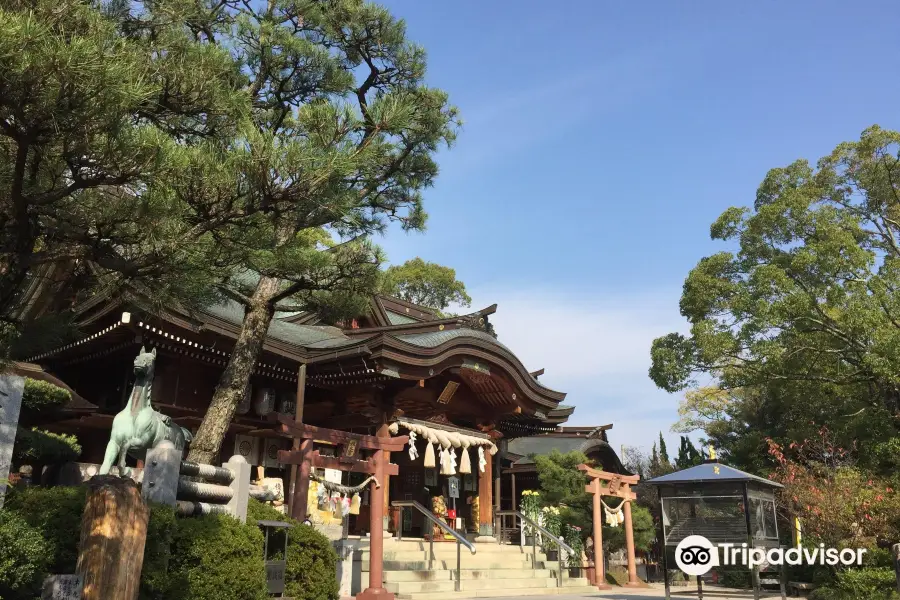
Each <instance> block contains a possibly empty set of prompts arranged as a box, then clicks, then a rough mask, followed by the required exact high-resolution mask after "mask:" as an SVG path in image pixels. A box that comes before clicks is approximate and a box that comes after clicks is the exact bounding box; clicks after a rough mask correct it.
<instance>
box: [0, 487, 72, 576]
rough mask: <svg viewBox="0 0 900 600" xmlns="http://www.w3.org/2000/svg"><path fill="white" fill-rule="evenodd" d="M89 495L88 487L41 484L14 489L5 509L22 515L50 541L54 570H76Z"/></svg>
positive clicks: (66, 571) (49, 549) (7, 497)
mask: <svg viewBox="0 0 900 600" xmlns="http://www.w3.org/2000/svg"><path fill="white" fill-rule="evenodd" d="M86 497H87V496H86V490H85V488H84V487H52V488H44V487H37V486H31V487H25V488H13V489H12V490H10V492H9V493H8V494H7V496H6V501H5V503H4V509H5V510H7V511H8V512H10V513H14V514H16V515H18V516H19V517H21V518H22V519H23V520H24V521H25V522H26V523H28V525H29V526H30V527H33V528H34V529H36V530H37V531H38V532H39V533H40V534H41V536H42V537H43V539H44V540H45V541H46V543H47V548H48V551H49V563H48V568H49V570H50V572H52V573H74V572H75V565H76V563H77V562H78V541H79V538H80V535H81V514H82V513H83V512H84V504H85V501H86Z"/></svg>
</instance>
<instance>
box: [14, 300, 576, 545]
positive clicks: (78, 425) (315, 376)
mask: <svg viewBox="0 0 900 600" xmlns="http://www.w3.org/2000/svg"><path fill="white" fill-rule="evenodd" d="M372 305H373V307H372V310H371V312H370V314H368V315H364V316H360V318H358V319H353V320H351V321H350V322H349V323H345V324H343V326H333V325H327V324H323V323H322V322H320V321H319V320H318V318H317V317H316V316H315V315H311V314H290V313H280V312H279V313H276V318H275V320H274V321H273V323H272V325H271V326H270V328H269V332H268V336H267V339H266V342H265V344H264V346H263V351H262V354H261V356H260V358H259V361H258V363H257V365H256V368H255V370H254V373H253V375H252V378H251V382H250V389H248V393H247V397H246V400H245V402H242V404H241V406H239V407H238V411H237V414H236V415H235V418H234V419H233V422H232V424H231V426H230V429H229V432H228V435H227V437H226V439H225V441H224V443H223V446H222V455H223V456H225V455H227V456H231V455H233V454H241V455H244V456H245V458H247V460H248V462H250V463H251V464H254V465H256V466H257V467H258V468H259V470H260V471H261V472H262V473H261V474H264V475H265V476H266V477H276V478H277V477H280V478H282V479H283V480H284V481H285V483H287V482H288V481H289V480H290V473H291V469H290V464H289V463H285V462H284V460H282V458H283V457H284V456H287V455H284V454H280V452H284V451H290V450H292V449H293V450H298V449H299V448H297V447H296V446H297V445H298V441H299V438H293V437H292V436H293V434H292V433H290V432H288V433H287V434H285V433H284V432H281V433H279V434H276V433H275V432H273V428H272V422H271V419H272V418H273V415H280V416H281V417H285V418H290V419H295V420H296V421H297V422H302V423H303V424H304V425H305V426H306V425H308V426H314V427H320V428H324V429H330V430H334V431H343V432H345V433H353V434H358V435H364V436H366V435H368V436H373V437H384V436H383V435H382V434H380V433H379V431H381V430H382V428H383V427H385V426H386V424H387V423H388V422H390V421H391V420H396V419H397V418H401V417H402V418H405V419H410V420H420V421H424V422H428V423H431V424H433V426H434V427H436V428H443V429H450V430H453V429H456V430H460V431H465V432H469V433H470V434H472V435H480V436H486V437H489V438H490V439H491V440H493V441H495V442H496V443H497V444H498V445H500V443H499V442H500V440H503V439H514V438H517V437H521V436H528V435H533V434H536V433H541V432H548V431H554V430H555V429H556V428H557V426H558V425H560V424H561V423H564V422H565V421H566V420H567V419H568V417H569V415H571V413H572V411H573V408H572V407H567V406H564V405H561V402H562V401H563V399H564V397H565V394H564V393H562V392H558V391H555V390H552V389H549V388H547V387H546V386H544V385H543V384H541V383H540V382H539V381H538V374H539V372H532V373H530V372H529V371H528V370H527V369H526V368H525V367H524V365H522V363H521V361H520V360H519V359H518V358H517V357H516V356H515V354H513V352H512V350H511V349H509V348H507V347H506V346H505V345H503V344H502V343H500V342H498V341H497V339H496V338H495V337H494V336H493V335H492V330H491V328H490V324H489V323H488V318H489V316H490V315H491V314H493V313H494V312H495V310H496V306H492V307H488V308H486V309H484V310H481V311H478V312H475V313H472V314H470V315H465V316H462V317H452V318H438V317H437V316H436V315H434V314H433V312H431V311H428V310H427V309H424V308H422V307H416V306H415V305H411V304H409V303H405V302H403V301H400V300H397V299H391V298H384V297H376V298H373V300H372ZM149 306H150V303H149V302H146V301H143V300H142V299H141V298H140V297H139V296H137V295H134V294H131V295H122V296H120V297H101V296H98V297H96V298H93V299H91V300H90V301H88V302H85V303H84V304H82V305H81V306H79V307H77V309H76V315H77V322H78V326H79V328H80V331H81V337H80V338H78V339H76V340H73V341H72V342H70V343H68V344H64V345H63V346H61V347H59V348H55V349H52V350H50V351H47V352H44V353H42V354H39V355H37V356H33V357H23V358H26V359H27V360H28V361H29V362H32V363H37V364H39V365H40V366H41V367H42V368H43V369H45V370H46V371H47V372H50V373H52V374H53V375H54V376H56V377H58V378H59V379H60V380H62V381H64V382H66V384H68V385H69V386H70V387H71V388H72V389H74V390H75V391H76V392H77V393H78V395H79V396H80V397H82V398H84V399H86V400H87V401H88V402H90V403H92V404H94V405H96V406H97V407H98V408H97V409H96V410H94V411H91V412H86V413H80V414H69V415H66V418H64V419H62V420H56V421H54V422H48V423H43V424H42V426H44V427H46V428H47V429H51V430H55V431H60V432H66V433H74V434H75V435H77V436H78V438H79V441H80V442H81V444H82V446H83V448H84V451H83V454H82V457H81V459H80V460H81V461H82V462H87V463H99V462H101V459H102V452H103V447H104V445H105V443H106V441H107V439H108V435H109V431H110V428H111V426H112V420H113V416H114V415H115V413H116V412H118V411H119V410H121V408H122V407H123V406H124V404H125V396H126V394H127V390H128V389H129V388H130V386H131V384H132V381H131V378H132V377H133V374H132V372H133V368H132V362H133V360H134V357H135V356H136V354H137V351H138V349H139V348H140V347H141V346H142V345H144V346H145V347H147V349H148V350H149V349H151V348H155V349H156V350H157V364H156V370H155V372H156V379H155V380H154V382H153V386H152V402H153V405H154V407H155V408H156V409H157V410H159V411H160V412H162V413H164V414H166V415H168V416H170V417H172V419H173V420H174V421H175V422H176V423H178V424H179V425H182V426H183V427H186V428H188V429H191V430H196V428H197V427H198V426H199V425H200V423H201V421H202V418H203V415H204V413H205V410H206V407H207V406H208V404H209V402H210V400H211V398H212V395H213V392H214V389H215V386H216V385H217V383H218V380H219V378H220V376H221V374H222V372H223V370H224V368H225V366H226V364H227V361H228V358H229V355H230V353H231V349H232V347H233V345H234V342H235V340H236V339H237V336H238V334H239V332H240V324H241V320H242V318H243V311H242V309H241V308H240V306H239V305H237V304H236V303H230V302H228V301H225V302H223V303H221V304H217V305H214V306H210V307H208V308H204V309H202V310H199V311H194V312H189V311H186V310H182V309H180V308H177V307H170V308H168V309H166V310H165V311H162V312H153V311H151V310H150V309H149ZM294 433H296V432H294ZM385 452H386V453H393V452H398V451H392V450H385ZM395 458H396V460H395V461H394V463H395V464H400V465H402V466H401V467H400V469H401V472H400V474H399V475H398V474H387V473H386V480H385V481H384V482H382V484H383V485H382V487H383V488H384V493H385V494H386V497H385V499H386V500H388V501H391V500H404V499H407V498H406V496H407V495H409V494H414V493H415V492H414V490H416V489H422V488H424V487H429V488H430V489H431V490H432V493H440V490H441V489H446V485H447V481H446V479H447V477H445V476H441V475H433V474H432V473H430V472H429V471H428V470H427V469H423V467H422V466H421V464H412V463H411V462H410V461H409V460H407V458H406V456H405V453H403V454H398V455H397V456H396V457H395ZM488 458H489V460H488V461H487V465H486V466H485V467H486V468H485V469H484V470H483V471H478V472H473V475H472V476H469V477H468V478H467V479H466V482H467V485H466V486H464V489H463V494H464V495H466V496H467V497H466V498H462V497H461V498H460V502H471V503H472V504H476V505H477V507H478V511H479V515H478V517H477V521H478V526H479V533H482V534H485V533H486V534H488V535H489V534H490V529H491V528H492V519H491V518H490V511H491V507H492V506H494V505H496V504H497V502H498V501H499V493H495V490H496V491H497V492H499V490H500V487H499V480H498V479H497V477H499V469H497V468H496V465H495V462H496V461H497V459H498V456H489V457H488ZM326 459H329V457H327V456H325V453H324V452H323V453H321V455H320V458H319V459H316V460H319V461H321V468H329V469H332V468H337V467H335V466H334V464H335V463H333V462H332V461H331V460H326ZM292 460H293V459H292ZM420 462H421V461H420ZM328 465H331V466H328ZM338 466H340V464H339V465H338ZM340 470H344V471H346V470H345V469H340ZM404 475H408V476H409V477H408V478H407V477H405V476H404ZM348 477H350V476H348ZM435 477H436V479H433V478H435ZM392 479H393V480H394V481H391V480H392ZM469 481H471V486H468V482H469ZM428 483H431V484H432V485H430V486H429V485H426V484H428ZM470 488H474V489H470ZM476 498H477V500H478V502H477V503H475V499H476ZM415 499H417V500H419V498H415ZM359 521H365V520H364V519H359ZM470 521H472V522H473V523H474V521H475V519H474V518H473V519H470ZM365 525H366V524H365V523H362V526H363V527H364V526H365ZM482 526H483V527H482ZM485 528H486V529H485ZM359 533H363V531H359Z"/></svg>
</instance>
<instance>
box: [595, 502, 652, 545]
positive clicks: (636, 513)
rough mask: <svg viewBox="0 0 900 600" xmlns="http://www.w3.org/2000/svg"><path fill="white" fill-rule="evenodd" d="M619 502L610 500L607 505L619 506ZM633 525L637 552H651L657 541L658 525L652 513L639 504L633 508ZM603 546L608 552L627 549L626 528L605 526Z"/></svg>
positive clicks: (633, 505)
mask: <svg viewBox="0 0 900 600" xmlns="http://www.w3.org/2000/svg"><path fill="white" fill-rule="evenodd" d="M618 502H619V500H616V499H612V498H611V499H609V500H608V502H607V504H609V505H610V506H613V507H615V506H618ZM631 524H632V528H633V530H634V547H635V549H636V550H640V551H643V552H649V551H650V549H651V548H652V547H653V542H654V541H656V525H655V524H654V523H653V516H652V515H651V514H650V511H649V510H648V509H647V508H646V507H644V506H641V505H639V504H632V506H631ZM603 545H604V546H605V547H606V551H607V552H617V551H619V550H621V549H623V548H624V547H625V527H624V524H623V525H620V526H619V527H608V526H606V525H604V526H603Z"/></svg>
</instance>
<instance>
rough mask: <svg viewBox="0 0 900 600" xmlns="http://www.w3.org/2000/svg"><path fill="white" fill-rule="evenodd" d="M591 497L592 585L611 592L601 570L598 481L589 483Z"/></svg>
mask: <svg viewBox="0 0 900 600" xmlns="http://www.w3.org/2000/svg"><path fill="white" fill-rule="evenodd" d="M591 488H592V489H591V496H592V497H593V499H594V506H593V508H594V525H593V527H594V585H595V586H597V588H598V589H601V590H611V589H612V586H611V585H609V584H608V583H606V569H604V568H603V519H602V517H601V511H600V480H599V479H597V478H594V479H593V480H592V481H591Z"/></svg>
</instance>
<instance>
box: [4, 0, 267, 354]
mask: <svg viewBox="0 0 900 600" xmlns="http://www.w3.org/2000/svg"><path fill="white" fill-rule="evenodd" d="M139 4H140V3H134V5H135V6H134V10H135V11H136V12H139V13H140V17H134V18H132V17H129V16H128V9H126V8H125V4H124V3H119V4H118V5H117V7H118V8H116V9H115V10H113V8H112V7H111V6H101V3H100V2H97V3H94V2H83V1H81V0H34V1H30V2H20V1H18V0H12V1H10V2H4V3H2V4H0V322H2V323H3V329H4V330H3V331H2V332H0V358H2V355H3V354H7V353H9V352H11V350H10V346H11V345H13V344H14V343H16V342H17V340H19V339H20V338H21V335H17V334H20V333H21V331H19V330H21V329H23V328H24V327H21V326H20V325H21V322H22V321H23V320H27V319H23V317H22V314H21V312H22V310H21V309H22V306H21V304H22V302H23V292H24V290H25V288H26V287H27V284H28V283H29V281H30V280H35V281H37V280H39V279H41V278H44V277H46V273H44V272H43V269H49V268H51V267H54V266H61V267H66V268H68V269H69V270H70V271H71V270H72V267H71V265H76V264H77V265H79V267H78V269H80V271H79V273H78V274H77V275H75V274H70V276H69V277H68V280H69V281H72V282H77V283H78V284H79V285H81V284H82V283H83V282H85V283H87V284H88V285H90V287H91V288H92V289H96V287H97V286H115V288H116V289H119V288H120V287H121V285H122V284H123V283H128V282H136V283H143V284H144V285H145V286H146V287H147V288H148V289H152V290H153V292H154V294H153V295H154V297H155V298H156V299H158V300H160V301H162V298H163V296H165V295H167V294H168V293H169V292H171V293H172V296H170V297H174V298H175V299H178V300H184V299H188V298H190V297H193V296H195V295H196V294H195V293H196V292H197V291H198V290H199V289H201V288H203V287H204V285H206V284H211V283H212V277H211V276H208V275H207V276H204V275H203V274H202V273H203V272H204V271H205V270H206V268H207V267H209V266H211V265H212V263H214V262H216V260H217V258H216V257H217V256H218V254H219V252H220V250H221V246H219V245H218V244H215V243H214V240H213V239H212V237H211V235H210V232H211V231H212V230H213V229H215V228H217V227H219V225H220V223H219V222H218V221H217V220H216V216H217V215H216V214H215V213H213V214H211V215H209V218H205V219H190V218H187V217H188V216H189V215H187V214H186V208H187V207H186V205H185V204H184V203H183V202H181V200H180V199H179V198H178V197H177V196H176V195H174V194H173V193H172V190H171V188H170V187H169V186H168V182H169V180H170V179H171V178H173V177H180V176H181V173H182V169H181V167H183V166H184V165H185V162H186V161H188V157H189V156H190V157H192V158H191V159H190V160H192V161H194V162H197V161H200V160H201V159H200V158H199V156H197V154H198V153H199V154H203V153H204V145H205V143H206V140H208V139H209V138H210V137H211V136H215V135H219V134H223V133H225V134H227V132H228V129H229V128H230V127H231V128H233V124H234V123H235V122H236V118H235V114H238V115H239V114H240V113H242V112H246V108H248V107H249V104H248V102H247V99H246V98H245V96H244V95H243V94H241V93H240V90H238V89H234V86H233V85H232V80H233V79H234V78H235V77H236V76H238V75H239V72H240V69H239V67H238V66H237V65H235V64H234V62H233V61H232V59H231V57H230V56H229V53H228V50H227V49H225V48H221V47H214V46H212V45H204V44H200V43H198V42H196V41H195V39H194V36H193V35H192V34H191V33H190V32H189V31H187V30H186V29H185V28H183V27H181V26H180V25H178V24H177V22H176V23H175V24H174V25H173V24H172V21H171V20H170V19H169V17H170V16H171V15H172V13H171V11H170V7H169V6H163V5H166V4H167V3H166V2H163V3H147V5H146V6H138V5H139ZM157 10H159V11H160V12H161V13H163V14H162V15H159V14H157V12H156V11H157ZM138 22H140V23H142V25H141V27H140V28H138V27H137V23H138ZM231 137H233V136H231ZM186 240H189V241H190V243H185V241H186ZM206 287H207V289H208V287H209V286H208V285H206ZM182 292H183V293H182ZM28 335H29V337H30V335H31V334H30V333H29V334H28Z"/></svg>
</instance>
